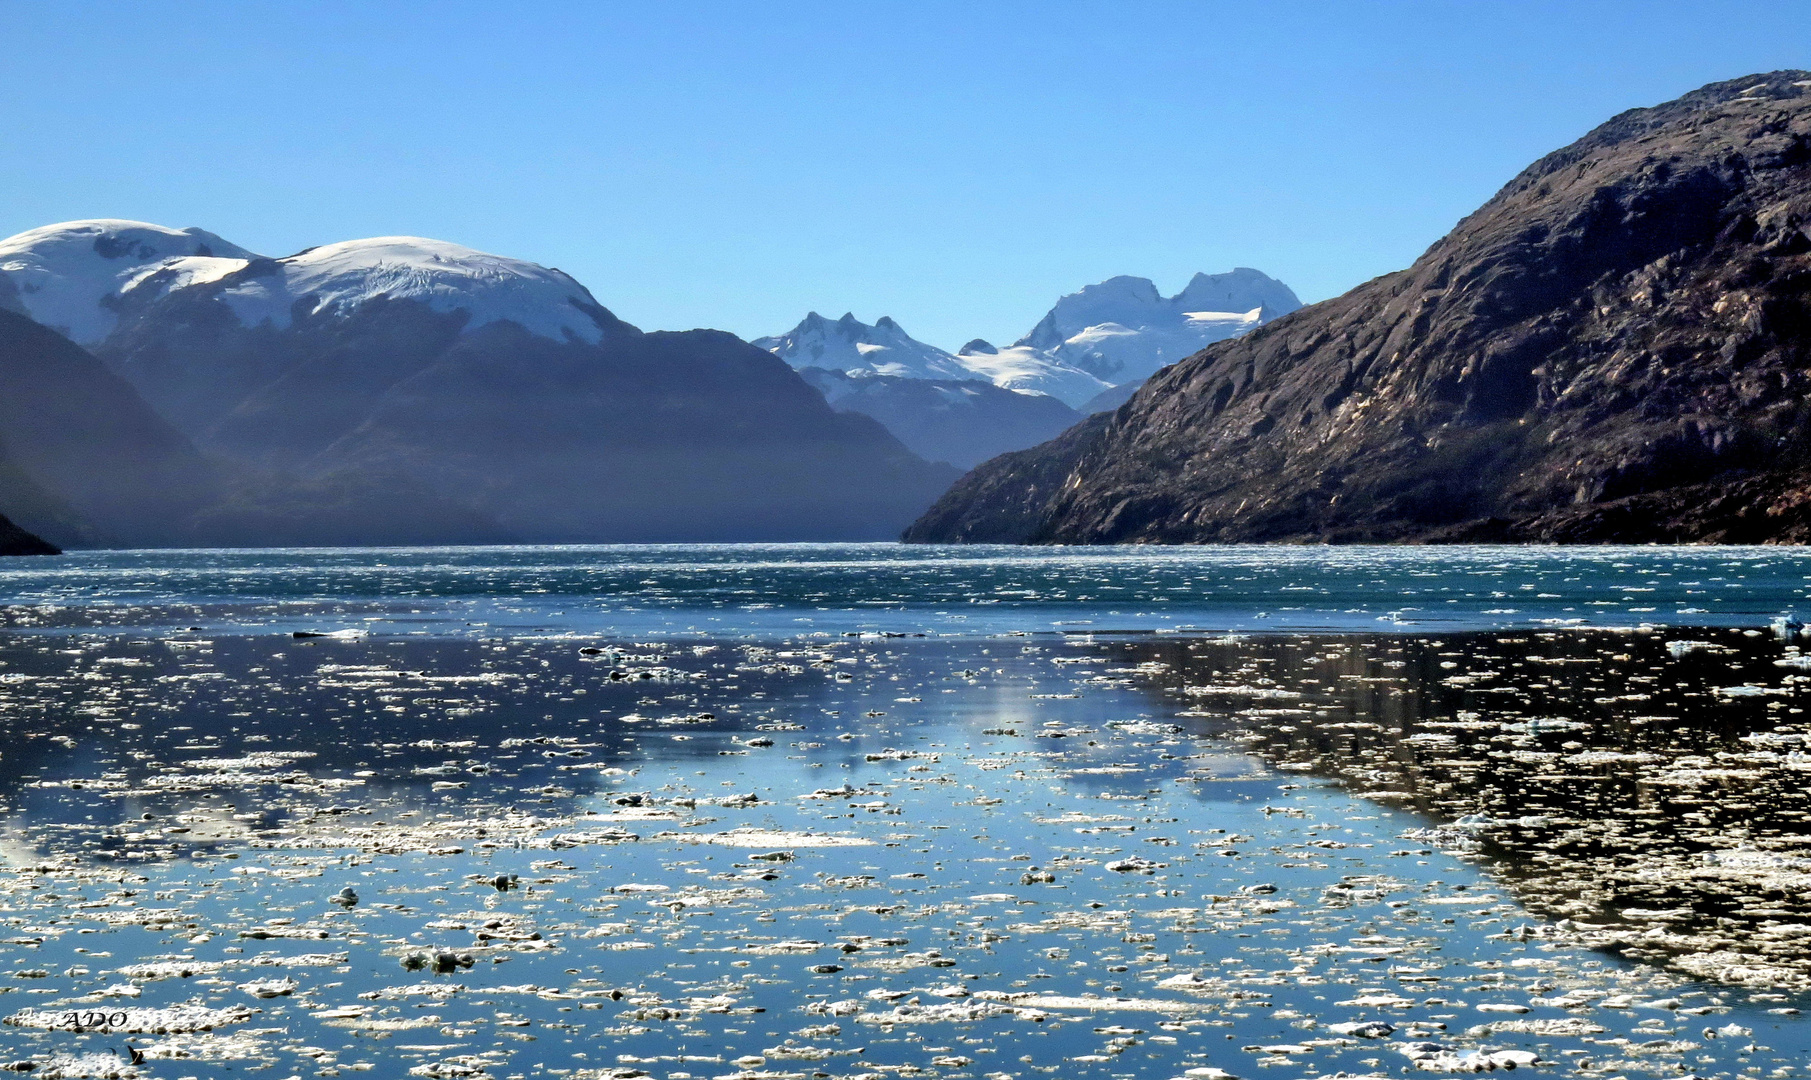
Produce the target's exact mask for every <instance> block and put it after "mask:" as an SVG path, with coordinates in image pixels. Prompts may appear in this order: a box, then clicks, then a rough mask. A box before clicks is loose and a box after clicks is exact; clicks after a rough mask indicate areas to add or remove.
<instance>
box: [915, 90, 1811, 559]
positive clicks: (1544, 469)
mask: <svg viewBox="0 0 1811 1080" xmlns="http://www.w3.org/2000/svg"><path fill="white" fill-rule="evenodd" d="M1808 392H1811V73H1807V72H1803V71H1784V72H1774V73H1772V74H1766V75H1755V76H1750V77H1747V78H1743V79H1735V80H1731V81H1728V82H1723V83H1716V84H1713V85H1710V86H1707V87H1704V88H1703V89H1701V90H1698V91H1694V92H1693V93H1690V94H1687V95H1685V96H1684V97H1682V98H1680V99H1678V100H1677V101H1673V102H1669V103H1667V104H1664V105H1659V106H1656V107H1653V108H1644V109H1634V110H1630V111H1629V112H1626V113H1623V114H1621V115H1619V116H1617V117H1615V118H1614V119H1612V120H1610V121H1609V122H1608V123H1606V124H1604V125H1602V126H1601V127H1599V128H1597V129H1596V130H1594V131H1592V132H1591V133H1589V134H1588V135H1586V136H1585V137H1584V138H1582V139H1580V140H1579V141H1578V142H1576V143H1573V144H1572V145H1571V146H1568V147H1566V148H1564V149H1562V150H1559V151H1556V152H1554V153H1552V154H1549V155H1548V156H1547V157H1545V158H1542V159H1541V160H1540V161H1538V162H1536V163H1535V164H1534V165H1532V166H1530V167H1529V168H1528V169H1527V170H1525V171H1524V172H1523V173H1522V174H1521V175H1520V176H1517V177H1516V178H1515V179H1514V180H1512V181H1511V182H1510V183H1509V184H1508V185H1507V186H1506V187H1504V188H1503V189H1502V190H1501V191H1500V192H1498V193H1497V194H1496V196H1495V197H1493V198H1492V199H1491V200H1490V201H1489V202H1488V203H1486V204H1485V205H1484V206H1483V207H1482V208H1480V209H1479V210H1478V211H1476V212H1475V213H1473V214H1472V215H1470V216H1469V217H1467V218H1466V219H1465V220H1464V221H1462V222H1460V223H1459V225H1458V226H1457V227H1456V228H1454V229H1453V231H1452V232H1451V233H1450V234H1448V235H1447V236H1446V237H1444V238H1443V239H1441V240H1440V241H1439V242H1437V243H1436V244H1434V245H1433V247H1431V248H1430V249H1429V250H1428V251H1427V253H1426V254H1424V255H1423V256H1422V257H1421V258H1420V259H1419V260H1417V261H1416V263H1415V264H1414V265H1413V266H1411V267H1410V268H1409V269H1407V270H1404V271H1400V272H1397V273H1393V274H1388V275H1385V276H1384V277H1381V278H1378V279H1377V280H1375V281H1371V282H1368V283H1366V284H1364V285H1362V286H1360V287H1358V288H1356V289H1354V290H1352V291H1351V292H1349V293H1347V294H1345V295H1344V296H1341V297H1339V298H1337V299H1334V300H1329V301H1327V302H1325V303H1321V304H1317V305H1314V306H1312V307H1309V308H1306V309H1303V310H1301V311H1298V312H1296V313H1294V314H1293V315H1289V316H1285V317H1283V318H1281V319H1278V320H1277V321H1276V322H1274V323H1270V324H1269V325H1266V326H1263V327H1260V328H1258V329H1256V330H1253V331H1252V332H1250V333H1248V334H1246V335H1244V336H1243V337H1240V338H1237V339H1234V340H1231V341H1227V342H1223V343H1221V344H1217V345H1214V346H1211V347H1209V348H1208V349H1206V350H1205V351H1203V352H1202V353H1200V354H1199V355H1196V356H1194V357H1192V358H1190V359H1188V360H1186V361H1184V362H1182V363H1180V364H1177V365H1175V366H1173V367H1170V368H1168V369H1166V370H1164V371H1162V372H1160V373H1158V374H1157V375H1156V376H1154V377H1153V378H1152V379H1151V380H1150V381H1149V382H1148V383H1147V384H1146V385H1145V386H1144V387H1143V388H1142V389H1141V390H1140V391H1139V392H1138V393H1137V394H1136V395H1135V396H1134V397H1133V398H1132V400H1131V401H1130V402H1128V403H1127V404H1126V405H1124V406H1122V407H1121V408H1120V409H1118V410H1117V411H1116V412H1113V413H1108V414H1101V415H1098V416H1095V417H1092V418H1090V419H1089V420H1087V421H1084V422H1083V423H1082V424H1080V425H1078V426H1077V427H1075V428H1073V429H1071V430H1070V431H1068V432H1066V433H1065V434H1064V435H1062V436H1061V437H1059V438H1058V439H1056V440H1054V441H1052V442H1050V443H1047V444H1045V445H1043V446H1039V447H1035V448H1033V449H1030V450H1026V451H1022V452H1020V453H1017V454H1010V455H1006V456H1004V457H1002V458H999V459H996V460H994V461H992V462H989V463H987V464H985V465H983V466H981V467H980V468H978V469H976V470H975V471H974V472H973V473H971V474H970V475H968V476H967V477H965V478H964V479H963V480H962V481H961V482H960V483H959V484H958V485H957V486H956V487H955V488H954V489H952V490H951V491H950V492H949V493H948V494H947V495H946V496H945V497H944V498H943V499H942V500H941V501H939V503H938V504H937V505H936V506H935V507H933V508H932V510H931V511H930V512H928V513H927V514H926V515H925V516H924V517H923V518H922V519H920V521H919V522H918V523H917V524H915V525H914V526H913V527H912V529H911V530H909V531H908V533H907V536H908V538H910V539H914V540H923V541H939V540H943V541H960V540H967V541H982V540H992V541H1034V542H1059V543H1110V542H1212V541H1262V540H1294V541H1361V540H1455V539H1492V540H1541V541H1548V540H1561V541H1613V540H1615V541H1650V540H1652V541H1700V540H1702V541H1737V540H1783V541H1794V542H1797V541H1803V540H1807V539H1811V406H1808V405H1807V404H1806V403H1807V400H1808Z"/></svg>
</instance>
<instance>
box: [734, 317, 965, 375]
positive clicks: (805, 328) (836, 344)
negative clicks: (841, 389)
mask: <svg viewBox="0 0 1811 1080" xmlns="http://www.w3.org/2000/svg"><path fill="white" fill-rule="evenodd" d="M754 344H755V345H756V346H758V347H760V348H763V349H766V350H767V351H768V352H770V353H773V354H774V355H775V356H777V357H779V358H780V359H782V360H784V361H786V362H787V363H788V364H790V365H792V366H793V367H794V368H808V367H817V368H826V369H829V370H831V371H842V372H847V373H849V374H852V375H853V374H860V373H869V374H874V375H895V376H898V377H901V378H906V379H974V378H980V377H982V376H977V375H976V374H975V372H974V371H972V370H970V369H969V368H968V367H966V366H965V365H964V364H963V363H962V362H961V361H960V360H958V359H957V358H956V357H955V356H953V355H951V354H949V353H947V352H944V351H943V350H942V349H939V348H937V347H936V346H935V345H926V344H925V343H924V342H922V341H919V340H917V339H916V338H914V337H912V336H911V335H910V334H908V333H906V332H905V330H904V329H903V328H902V327H901V326H900V325H899V324H898V323H896V322H894V321H893V320H892V319H890V318H888V317H887V316H885V315H882V316H881V317H880V319H879V320H878V321H876V322H875V323H874V324H873V325H872V326H870V325H868V324H867V323H865V322H862V321H861V320H860V319H857V318H856V317H855V316H854V314H852V313H851V314H846V315H844V316H843V317H842V318H840V319H837V320H835V321H834V322H832V321H831V320H829V319H826V318H824V317H823V316H822V315H819V314H818V313H817V312H815V311H813V312H811V313H810V314H808V315H806V316H805V318H804V320H803V321H802V322H800V323H799V324H798V325H797V326H795V327H793V328H792V329H791V330H788V331H786V332H785V333H784V334H776V335H774V336H772V337H763V338H756V339H755V340H754Z"/></svg>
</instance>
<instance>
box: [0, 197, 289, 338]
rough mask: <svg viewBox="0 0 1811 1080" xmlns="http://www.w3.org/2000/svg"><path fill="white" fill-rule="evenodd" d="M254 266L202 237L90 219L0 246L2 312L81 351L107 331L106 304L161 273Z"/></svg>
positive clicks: (110, 317) (239, 251) (229, 247)
mask: <svg viewBox="0 0 1811 1080" xmlns="http://www.w3.org/2000/svg"><path fill="white" fill-rule="evenodd" d="M252 258H256V256H255V255H253V254H252V253H251V252H249V251H247V250H245V249H244V248H242V247H240V246H239V245H237V244H234V243H232V242H230V241H228V240H224V239H222V238H220V237H218V236H216V235H214V234H213V233H211V232H208V231H206V230H205V229H169V228H165V227H164V226H162V225H152V224H150V223H148V222H143V221H124V220H120V219H116V218H96V219H93V220H88V221H65V222H63V223H61V224H58V225H46V226H44V227H42V228H38V229H29V230H27V231H25V232H22V233H19V234H18V235H17V236H10V237H7V238H6V239H5V240H0V306H5V307H10V308H13V309H14V310H17V311H20V312H22V313H24V314H25V315H28V316H30V317H31V318H32V319H33V320H34V321H36V322H38V323H41V324H43V325H45V326H48V327H51V328H52V329H54V330H57V331H59V332H61V333H62V334H63V335H64V336H66V337H69V338H71V339H73V340H74V341H76V342H77V343H79V344H82V345H93V344H95V343H97V342H99V341H100V340H101V339H103V338H105V337H106V336H107V335H108V334H109V333H111V332H112V331H113V327H114V324H115V323H116V322H117V320H118V315H117V314H116V313H115V311H114V310H113V308H112V305H111V303H110V301H111V300H112V299H114V298H116V297H117V296H118V295H119V294H120V293H121V292H123V291H124V290H126V289H127V288H129V287H131V286H132V285H133V284H136V283H137V282H139V281H142V280H144V279H145V278H146V277H147V276H149V275H151V274H153V273H155V272H156V271H157V270H158V269H159V268H161V267H162V266H164V265H166V264H168V263H170V262H173V261H178V260H183V259H202V260H212V261H213V262H214V263H215V264H217V265H215V266H213V267H212V268H211V270H210V272H211V271H212V270H222V268H223V267H224V268H228V269H226V270H225V271H224V272H230V269H236V268H238V267H240V266H243V265H245V260H248V259H252Z"/></svg>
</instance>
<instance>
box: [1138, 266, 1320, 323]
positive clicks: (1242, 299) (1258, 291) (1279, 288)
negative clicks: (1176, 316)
mask: <svg viewBox="0 0 1811 1080" xmlns="http://www.w3.org/2000/svg"><path fill="white" fill-rule="evenodd" d="M1170 303H1171V304H1172V305H1173V306H1175V307H1176V308H1178V309H1180V310H1182V311H1184V312H1201V311H1221V312H1225V311H1250V310H1252V309H1254V308H1259V309H1263V310H1264V311H1265V312H1266V314H1265V315H1264V321H1266V322H1268V321H1270V320H1271V319H1274V318H1276V317H1277V316H1279V315H1287V314H1289V313H1290V312H1291V311H1294V310H1295V309H1296V308H1299V307H1301V306H1302V302H1301V301H1300V300H1299V299H1297V298H1296V295H1295V290H1293V289H1291V288H1290V287H1289V286H1287V285H1285V284H1283V283H1282V282H1280V281H1278V280H1277V279H1275V278H1273V277H1271V276H1270V275H1269V274H1266V273H1263V272H1262V271H1259V270H1253V269H1252V268H1251V267H1249V266H1238V267H1234V268H1233V270H1232V272H1231V273H1226V274H1196V275H1195V276H1194V277H1193V278H1191V279H1189V283H1188V287H1187V288H1184V289H1183V290H1182V291H1181V292H1179V293H1177V294H1176V295H1175V296H1173V297H1171V298H1170Z"/></svg>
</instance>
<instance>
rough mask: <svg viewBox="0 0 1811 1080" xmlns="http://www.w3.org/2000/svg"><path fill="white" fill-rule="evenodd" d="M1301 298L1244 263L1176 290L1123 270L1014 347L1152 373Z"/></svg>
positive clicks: (1116, 373)
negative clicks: (1161, 288) (1161, 290)
mask: <svg viewBox="0 0 1811 1080" xmlns="http://www.w3.org/2000/svg"><path fill="white" fill-rule="evenodd" d="M1301 306H1302V303H1301V301H1300V300H1298V299H1297V298H1296V295H1295V293H1294V291H1293V290H1291V289H1290V288H1289V286H1287V285H1285V284H1283V283H1282V282H1280V281H1278V280H1276V279H1275V278H1273V277H1270V276H1269V275H1268V274H1264V273H1261V272H1259V271H1257V270H1253V269H1251V268H1250V267H1244V266H1241V267H1238V268H1237V269H1235V270H1233V271H1231V272H1230V273H1225V274H1196V275H1195V276H1194V278H1193V279H1192V280H1190V281H1189V283H1188V287H1187V288H1185V289H1183V290H1182V291H1181V292H1179V293H1177V294H1176V295H1175V296H1170V297H1166V296H1164V295H1162V294H1161V293H1159V292H1158V291H1157V286H1156V285H1154V284H1152V282H1151V281H1150V280H1149V279H1148V278H1140V277H1116V278H1109V279H1107V280H1106V281H1103V282H1100V283H1099V284H1097V285H1089V286H1087V287H1085V288H1083V289H1082V290H1080V291H1079V292H1074V293H1070V294H1069V295H1068V296H1065V297H1063V298H1062V299H1060V300H1058V301H1057V302H1056V305H1055V306H1054V307H1052V308H1051V309H1050V312H1049V314H1047V315H1045V316H1044V318H1043V319H1042V320H1040V321H1039V322H1038V324H1037V326H1035V327H1033V328H1032V331H1031V333H1029V334H1026V335H1025V336H1024V337H1023V338H1021V339H1019V340H1018V341H1017V342H1015V343H1014V347H1015V348H1020V347H1025V348H1030V349H1034V350H1036V351H1038V352H1041V353H1044V354H1046V355H1049V356H1051V357H1053V358H1056V359H1057V360H1060V361H1061V362H1063V363H1065V364H1067V365H1069V366H1071V367H1075V368H1079V369H1081V370H1083V371H1086V372H1088V373H1090V374H1092V375H1095V376H1098V377H1099V378H1101V379H1104V380H1106V381H1107V382H1108V383H1111V384H1115V385H1117V384H1120V383H1126V382H1133V381H1137V380H1142V379H1146V378H1149V377H1150V376H1151V375H1152V374H1154V373H1155V372H1156V371H1157V369H1159V368H1161V367H1164V366H1166V365H1169V364H1173V363H1175V362H1176V361H1178V360H1181V359H1182V358H1183V357H1186V356H1191V355H1193V354H1194V353H1197V352H1200V351H1201V350H1202V349H1203V348H1205V347H1207V346H1208V345H1211V344H1213V343H1214V342H1216V341H1224V340H1225V339H1227V338H1230V337H1237V336H1238V335H1240V334H1242V333H1244V332H1245V331H1247V330H1249V329H1251V328H1252V327H1254V326H1258V325H1260V324H1262V323H1266V322H1269V321H1270V320H1271V319H1274V318H1276V317H1277V316H1279V315H1286V314H1288V313H1289V312H1291V311H1294V310H1295V309H1297V308H1299V307H1301Z"/></svg>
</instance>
